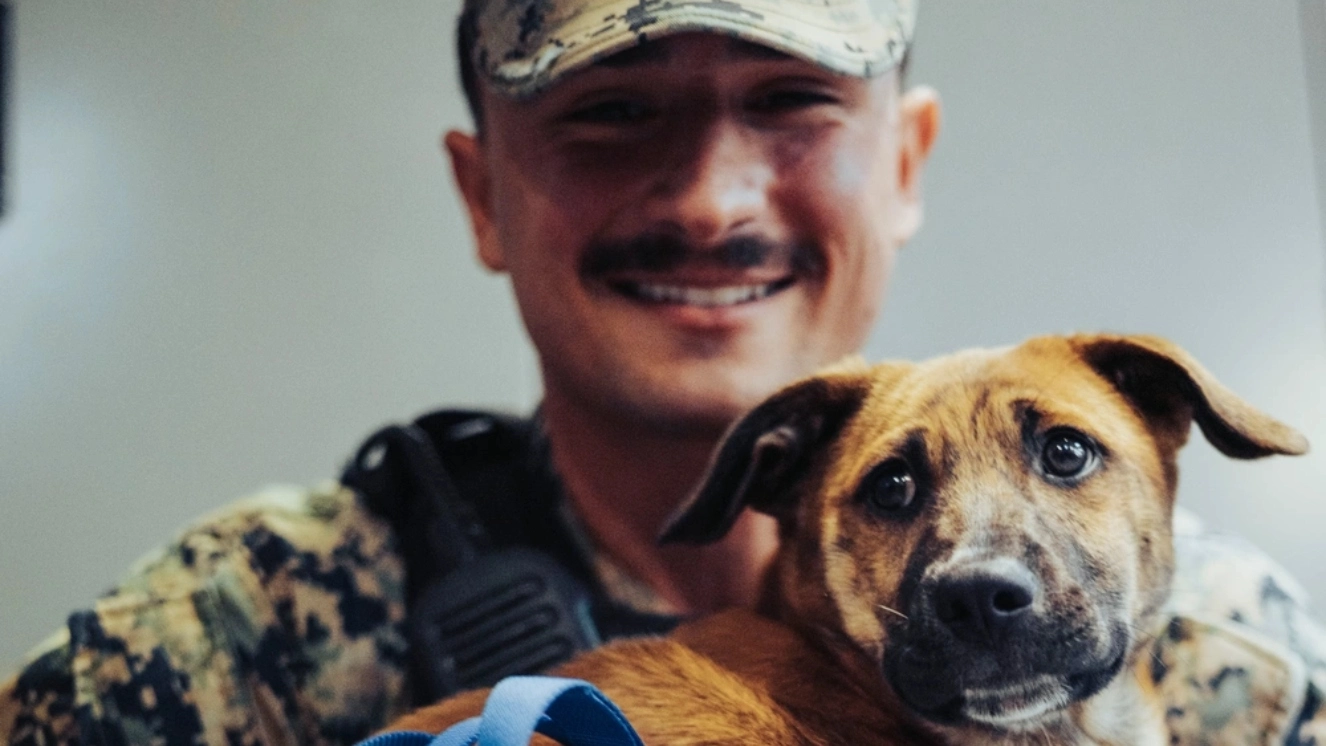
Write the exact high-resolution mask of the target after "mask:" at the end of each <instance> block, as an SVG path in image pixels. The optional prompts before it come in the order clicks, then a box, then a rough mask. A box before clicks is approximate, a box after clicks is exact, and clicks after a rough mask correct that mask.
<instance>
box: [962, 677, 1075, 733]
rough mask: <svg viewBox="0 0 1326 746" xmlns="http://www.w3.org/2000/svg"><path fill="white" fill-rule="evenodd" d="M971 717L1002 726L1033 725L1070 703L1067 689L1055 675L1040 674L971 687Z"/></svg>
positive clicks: (968, 712)
mask: <svg viewBox="0 0 1326 746" xmlns="http://www.w3.org/2000/svg"><path fill="white" fill-rule="evenodd" d="M963 695H964V697H965V698H966V700H967V705H966V707H965V708H964V709H965V714H966V715H967V717H969V718H971V719H972V720H975V721H977V722H982V723H985V724H987V725H992V726H995V727H998V728H1005V729H1010V730H1017V729H1019V728H1022V727H1029V726H1030V724H1031V723H1034V722H1035V721H1037V720H1038V719H1039V718H1041V717H1043V716H1044V715H1046V714H1047V713H1049V712H1052V711H1055V710H1060V709H1063V708H1064V707H1067V706H1068V704H1069V701H1070V698H1069V696H1068V692H1067V690H1065V689H1064V687H1063V686H1062V685H1061V684H1059V683H1058V682H1057V681H1056V680H1055V679H1054V678H1052V677H1049V676H1039V677H1037V678H1035V679H1032V680H1031V681H1028V682H1025V683H1022V684H1018V685H1014V686H1009V687H1004V688H999V689H967V690H966V691H964V692H963Z"/></svg>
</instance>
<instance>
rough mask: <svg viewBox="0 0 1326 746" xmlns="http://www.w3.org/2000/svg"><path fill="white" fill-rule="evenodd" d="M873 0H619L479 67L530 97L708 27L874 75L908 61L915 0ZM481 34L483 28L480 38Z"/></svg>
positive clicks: (496, 53)
mask: <svg viewBox="0 0 1326 746" xmlns="http://www.w3.org/2000/svg"><path fill="white" fill-rule="evenodd" d="M873 4H874V5H876V6H879V5H884V6H886V7H884V8H878V7H871V3H870V2H868V0H736V1H729V0H670V1H669V2H657V3H648V2H646V3H641V2H640V0H613V1H612V2H606V3H601V4H595V5H594V6H593V8H592V9H589V8H583V7H582V8H581V9H580V10H579V12H575V13H573V14H572V15H570V16H569V17H566V18H563V19H557V20H556V21H554V22H553V23H552V24H549V25H548V27H547V28H541V29H539V33H537V34H535V35H534V36H536V37H538V38H535V39H528V36H527V35H525V34H522V40H525V41H529V42H533V43H532V44H529V43H527V44H525V45H521V46H522V47H523V48H520V49H501V48H500V47H501V46H502V45H500V44H496V45H485V48H484V49H483V54H482V55H481V61H480V69H481V70H482V71H483V73H485V74H486V77H487V78H488V80H489V82H490V83H491V84H492V85H493V86H494V87H495V88H496V89H498V90H499V91H501V92H504V93H506V94H508V95H512V96H528V95H532V94H534V93H537V92H539V91H541V90H543V89H545V88H546V87H548V86H549V85H551V84H552V83H554V82H555V81H557V80H558V79H560V78H561V77H563V76H564V75H566V74H568V73H571V72H573V71H575V70H579V69H581V68H584V67H586V66H588V65H591V64H593V63H594V62H596V61H598V60H601V59H603V58H604V57H607V56H610V55H612V54H615V53H618V52H621V51H623V50H626V49H630V48H632V47H635V46H638V45H639V44H641V43H643V42H644V41H647V40H650V39H659V38H662V37H665V36H671V35H674V34H680V33H687V32H709V33H719V34H724V35H727V36H732V37H735V38H738V39H742V40H744V41H749V42H752V43H755V44H761V45H763V46H767V47H769V48H771V49H775V50H777V51H780V52H785V53H787V54H789V55H792V56H795V57H799V58H801V59H805V60H807V61H809V62H812V63H815V64H817V65H820V66H821V67H824V68H826V69H828V70H831V71H833V72H836V73H840V74H843V75H853V76H858V77H874V76H876V75H880V74H882V73H884V72H886V71H888V70H890V69H892V68H894V67H895V66H897V64H898V62H899V61H900V60H901V59H902V57H903V55H904V53H905V51H906V48H907V44H908V42H909V41H910V40H911V36H912V30H913V28H914V22H915V12H914V5H913V3H912V2H911V0H874V3H873ZM651 6H652V7H651ZM493 20H500V19H493ZM508 20H510V19H508ZM483 35H484V29H483V28H482V27H481V28H480V37H481V38H480V43H481V44H483V42H484V41H485V40H484V39H483V38H482V37H483ZM490 38H491V37H490ZM509 46H514V45H509ZM484 63H487V64H486V65H485V64H484Z"/></svg>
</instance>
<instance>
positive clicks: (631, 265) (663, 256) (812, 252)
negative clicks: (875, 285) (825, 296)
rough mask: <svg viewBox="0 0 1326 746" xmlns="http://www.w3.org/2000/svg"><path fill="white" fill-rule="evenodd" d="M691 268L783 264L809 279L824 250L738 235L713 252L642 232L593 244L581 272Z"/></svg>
mask: <svg viewBox="0 0 1326 746" xmlns="http://www.w3.org/2000/svg"><path fill="white" fill-rule="evenodd" d="M685 266H702V267H716V268H719V269H730V270H732V269H735V270H743V269H756V268H760V267H778V266H782V267H784V268H786V269H787V270H789V271H791V272H793V273H795V274H798V275H808V276H818V275H819V274H821V273H822V272H823V271H824V260H823V258H822V255H821V252H820V251H819V250H818V249H816V248H815V247H814V246H812V245H811V244H808V243H803V242H785V241H774V240H771V239H769V238H766V237H764V236H733V237H732V238H729V239H727V240H725V241H723V242H722V243H720V244H718V245H716V246H711V247H707V248H701V247H699V246H696V245H694V244H692V243H690V242H689V241H687V240H686V239H684V238H682V237H681V236H678V235H676V234H673V233H642V234H640V235H637V236H633V237H631V238H627V239H623V240H620V241H599V242H595V243H593V244H591V245H590V246H589V247H588V248H587V249H586V250H585V254H584V256H583V257H582V258H581V260H580V271H581V273H583V274H585V275H590V276H599V275H605V274H612V273H616V272H629V271H640V272H670V271H673V270H676V269H678V268H681V267H685Z"/></svg>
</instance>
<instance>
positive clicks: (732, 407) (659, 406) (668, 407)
mask: <svg viewBox="0 0 1326 746" xmlns="http://www.w3.org/2000/svg"><path fill="white" fill-rule="evenodd" d="M694 367H699V368H700V369H699V370H695V369H694ZM694 367H693V368H692V369H690V370H678V369H677V366H663V367H662V369H655V370H653V371H650V373H649V374H647V375H642V376H637V377H632V378H633V380H628V379H625V378H622V379H619V380H618V381H616V382H614V383H615V384H617V385H614V386H612V387H611V388H612V389H614V391H613V392H612V401H610V402H605V403H606V404H607V405H608V406H611V407H613V408H614V409H615V410H617V411H618V413H619V414H622V415H625V416H626V417H627V418H629V419H630V420H631V421H632V422H634V423H636V424H638V425H639V426H641V427H647V428H649V429H650V430H651V431H652V432H655V433H658V434H668V435H677V436H691V437H706V438H708V437H712V438H717V437H719V436H721V435H722V434H723V433H724V432H726V430H727V429H728V427H729V426H730V425H731V424H732V422H734V421H735V420H736V419H737V418H739V417H740V416H742V415H743V414H745V413H746V412H747V411H748V410H750V409H751V408H752V407H754V406H755V405H757V404H759V403H760V402H761V401H763V400H764V399H765V398H767V397H768V396H769V395H770V394H772V393H773V392H774V391H777V390H778V389H779V388H781V387H782V386H783V382H782V381H781V380H780V379H778V378H775V377H772V376H769V375H768V372H767V371H745V370H741V369H732V368H726V369H725V368H721V367H719V366H713V365H706V366H694ZM600 393H606V392H600Z"/></svg>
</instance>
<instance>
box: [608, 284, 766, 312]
mask: <svg viewBox="0 0 1326 746" xmlns="http://www.w3.org/2000/svg"><path fill="white" fill-rule="evenodd" d="M631 289H632V290H634V291H635V293H636V294H637V295H639V296H640V297H641V298H644V299H646V300H652V301H655V302H657V303H684V304H686V305H688V306H702V307H705V308H713V307H717V306H735V305H737V304H738V303H748V302H750V301H753V300H759V299H760V298H764V297H767V296H768V295H769V294H770V293H772V292H773V290H774V284H773V283H769V284H766V285H729V286H727V287H718V288H696V287H687V286H685V285H656V284H652V283H639V284H633V285H632V286H631Z"/></svg>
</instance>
